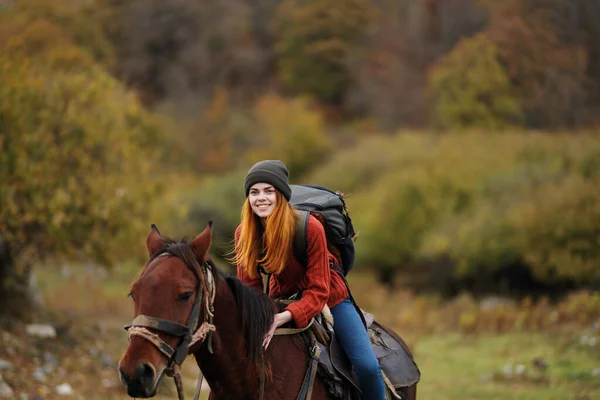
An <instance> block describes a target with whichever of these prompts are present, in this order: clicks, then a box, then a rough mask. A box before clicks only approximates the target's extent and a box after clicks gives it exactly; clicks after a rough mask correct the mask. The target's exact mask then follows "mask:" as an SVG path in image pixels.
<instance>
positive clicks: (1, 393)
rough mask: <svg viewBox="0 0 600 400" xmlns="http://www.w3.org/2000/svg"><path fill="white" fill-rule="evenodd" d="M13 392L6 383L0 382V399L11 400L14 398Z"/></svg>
mask: <svg viewBox="0 0 600 400" xmlns="http://www.w3.org/2000/svg"><path fill="white" fill-rule="evenodd" d="M14 395H15V394H14V392H13V390H12V389H11V387H10V386H8V383H6V382H4V381H0V398H3V399H12V398H13V396H14Z"/></svg>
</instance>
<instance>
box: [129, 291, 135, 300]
mask: <svg viewBox="0 0 600 400" xmlns="http://www.w3.org/2000/svg"><path fill="white" fill-rule="evenodd" d="M127 297H131V299H132V300H135V299H134V298H133V292H129V293H127Z"/></svg>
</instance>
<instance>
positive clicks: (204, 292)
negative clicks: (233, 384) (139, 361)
mask: <svg viewBox="0 0 600 400" xmlns="http://www.w3.org/2000/svg"><path fill="white" fill-rule="evenodd" d="M158 257H177V256H175V255H174V254H171V253H170V252H168V250H163V252H162V253H159V254H158V255H156V256H155V257H154V259H156V258H158ZM185 264H186V266H187V267H188V268H189V269H190V270H191V271H192V272H193V273H194V275H195V276H196V279H197V280H198V290H197V291H196V298H195V300H194V307H193V308H192V312H191V314H190V317H189V319H188V322H187V325H186V326H184V325H181V324H178V323H176V322H173V321H169V320H166V319H161V318H156V317H150V316H147V315H138V316H137V317H136V318H135V319H134V320H133V321H131V323H130V324H128V325H126V326H125V330H127V331H128V332H129V340H131V338H132V337H133V336H139V337H141V338H143V339H146V340H147V341H149V342H150V343H152V344H153V345H154V346H155V347H156V348H157V349H158V351H160V352H161V353H162V354H164V355H165V356H166V357H167V359H168V364H167V368H166V369H165V373H166V374H167V376H169V377H172V378H173V380H174V381H175V386H176V387H177V395H178V397H179V400H184V396H183V384H182V382H181V374H180V369H181V364H182V363H183V361H184V360H185V358H186V357H187V355H188V353H189V349H190V348H191V347H192V346H193V345H195V344H197V343H203V342H204V341H205V340H207V338H208V351H209V352H210V353H211V354H212V352H213V350H212V335H211V334H210V333H211V332H213V331H214V330H215V326H214V325H213V323H212V322H213V317H214V300H215V292H216V289H215V280H214V275H213V271H212V268H211V266H210V265H209V264H208V263H204V264H203V265H202V267H200V265H199V264H198V263H197V262H193V263H192V265H190V263H187V262H186V263H185ZM200 274H202V277H200ZM200 311H204V312H203V313H202V314H203V316H204V317H203V319H202V323H201V324H199V320H200ZM149 329H152V330H153V331H159V332H163V333H166V334H169V335H173V336H176V337H178V338H179V344H178V345H177V347H176V348H175V349H173V348H172V347H171V346H170V345H168V344H167V343H166V342H165V341H163V340H162V339H161V338H160V337H159V336H158V335H157V334H155V333H153V332H152V331H150V330H149ZM201 386H202V372H200V377H199V378H198V384H197V387H196V394H195V395H194V400H197V399H198V397H199V395H200V388H201Z"/></svg>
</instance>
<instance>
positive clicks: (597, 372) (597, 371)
mask: <svg viewBox="0 0 600 400" xmlns="http://www.w3.org/2000/svg"><path fill="white" fill-rule="evenodd" d="M592 376H600V368H596V369H594V370H593V371H592Z"/></svg>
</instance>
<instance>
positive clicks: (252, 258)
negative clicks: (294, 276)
mask: <svg viewBox="0 0 600 400" xmlns="http://www.w3.org/2000/svg"><path fill="white" fill-rule="evenodd" d="M275 195H276V196H277V206H275V209H274V210H273V212H272V213H271V215H269V216H268V217H267V222H266V224H265V227H264V228H263V226H262V224H261V222H260V217H259V216H258V215H256V214H255V213H254V211H252V206H251V205H250V201H249V200H248V199H246V201H245V202H244V205H243V206H242V220H241V224H240V225H241V228H240V236H239V238H238V241H237V245H236V247H235V249H234V251H235V254H234V256H233V257H232V259H231V261H232V262H233V263H234V264H236V265H239V266H241V267H242V268H243V269H244V271H245V272H246V274H247V275H248V276H249V277H250V278H257V277H258V276H259V274H258V271H257V267H258V265H261V266H262V267H263V269H264V270H265V271H267V272H269V273H272V274H279V273H281V271H283V269H284V268H285V266H286V264H287V262H288V260H289V258H290V254H291V252H292V250H293V246H294V233H295V230H296V218H297V214H296V212H295V211H294V209H293V208H292V207H291V206H290V204H289V203H288V201H287V200H286V198H285V197H283V195H282V194H281V193H280V192H279V191H276V192H275ZM261 253H262V255H263V256H262V257H261Z"/></svg>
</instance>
